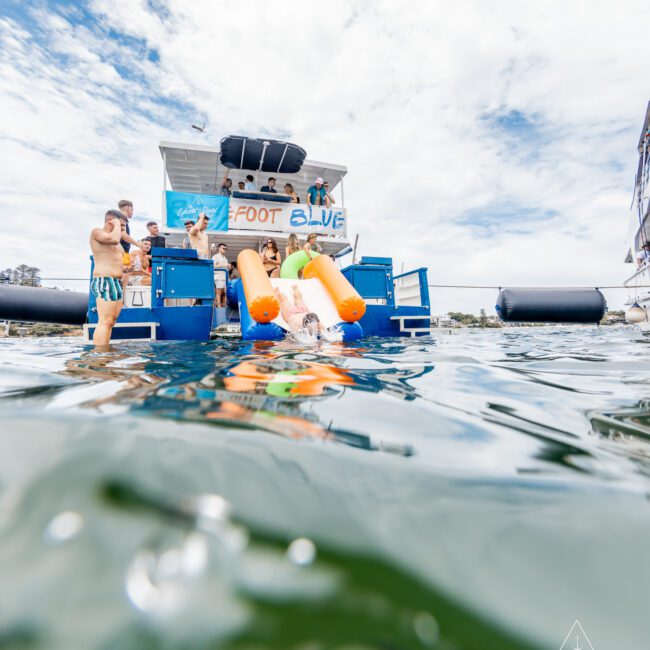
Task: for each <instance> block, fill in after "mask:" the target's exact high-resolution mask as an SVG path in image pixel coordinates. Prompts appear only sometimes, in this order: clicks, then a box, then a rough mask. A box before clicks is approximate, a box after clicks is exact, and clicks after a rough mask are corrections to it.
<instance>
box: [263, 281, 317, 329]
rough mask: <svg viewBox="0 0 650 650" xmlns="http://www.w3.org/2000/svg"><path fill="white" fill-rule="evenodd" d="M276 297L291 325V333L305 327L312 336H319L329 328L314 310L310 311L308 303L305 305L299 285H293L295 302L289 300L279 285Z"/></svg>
mask: <svg viewBox="0 0 650 650" xmlns="http://www.w3.org/2000/svg"><path fill="white" fill-rule="evenodd" d="M275 297H276V298H277V299H278V302H279V303H280V313H281V314H282V318H284V320H285V322H286V323H287V325H288V326H289V331H290V332H291V334H295V333H296V332H298V331H300V330H303V329H304V330H307V332H308V333H309V334H310V335H311V336H317V335H318V334H320V333H321V332H324V331H326V330H327V328H326V327H325V326H324V325H323V324H322V323H321V322H320V318H318V316H317V315H316V314H315V313H314V312H310V311H309V309H308V308H307V305H305V301H304V300H303V299H302V294H301V293H300V289H298V285H295V284H294V285H293V304H291V303H290V302H289V299H288V298H287V297H286V296H285V295H284V294H283V293H282V291H280V289H278V288H277V287H276V289H275Z"/></svg>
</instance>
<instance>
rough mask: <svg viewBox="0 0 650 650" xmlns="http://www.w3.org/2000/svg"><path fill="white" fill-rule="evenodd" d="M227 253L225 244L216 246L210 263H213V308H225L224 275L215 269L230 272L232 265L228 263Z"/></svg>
mask: <svg viewBox="0 0 650 650" xmlns="http://www.w3.org/2000/svg"><path fill="white" fill-rule="evenodd" d="M227 252H228V246H226V245H225V244H218V245H217V253H216V255H214V256H213V257H212V262H213V263H214V270H215V272H214V306H215V307H225V306H226V274H225V273H224V272H223V271H218V270H217V269H226V270H227V271H230V270H232V264H230V262H228V258H227V257H226V253H227Z"/></svg>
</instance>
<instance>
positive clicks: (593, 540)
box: [0, 327, 650, 650]
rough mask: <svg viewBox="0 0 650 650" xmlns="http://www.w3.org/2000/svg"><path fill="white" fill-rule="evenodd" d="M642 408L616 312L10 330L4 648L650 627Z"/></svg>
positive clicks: (433, 641)
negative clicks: (33, 334)
mask: <svg viewBox="0 0 650 650" xmlns="http://www.w3.org/2000/svg"><path fill="white" fill-rule="evenodd" d="M649 405H650V338H649V337H646V336H644V335H643V334H641V333H639V332H637V331H635V330H633V329H631V328H627V327H622V328H602V329H597V328H526V329H523V328H522V329H507V330H498V331H484V330H461V331H454V332H453V333H451V334H450V333H446V332H441V333H440V334H437V335H435V336H433V337H431V338H428V337H427V338H421V339H393V340H387V339H368V340H364V341H361V342H358V343H355V344H323V345H320V346H311V347H309V346H301V347H299V346H297V345H296V344H291V343H287V342H280V343H244V342H240V341H236V342H233V341H214V342H211V343H170V342H160V343H152V344H148V343H140V344H138V343H129V344H122V345H120V346H116V347H115V349H114V350H112V351H111V352H107V353H97V352H94V351H93V350H92V349H91V348H88V347H87V346H84V345H83V344H82V343H81V342H80V341H77V340H74V339H39V340H37V339H22V340H16V339H11V340H9V339H5V340H2V341H0V414H1V416H2V426H1V429H0V544H1V546H0V548H2V553H1V554H0V648H66V649H70V648H98V649H105V648H106V649H108V648H110V649H113V648H115V649H118V648H119V649H122V648H127V649H128V648H149V647H151V648H242V649H243V648H247V649H251V650H252V649H261V648H277V649H278V650H279V649H283V650H286V649H288V648H295V649H302V650H306V649H309V650H315V649H320V648H323V649H324V648H337V649H339V650H352V649H353V648H354V649H357V650H359V649H366V648H376V649H385V650H387V649H389V648H391V649H396V648H430V647H433V648H440V649H444V650H464V649H470V648H471V649H473V648H476V649H481V650H484V649H486V648H488V649H489V648H494V649H497V648H498V649H499V650H501V649H508V648H521V649H528V648H530V649H537V648H549V649H557V648H560V646H561V645H562V643H563V641H564V639H565V636H566V634H567V633H568V631H569V629H570V628H571V626H572V625H573V622H574V621H575V620H576V619H578V620H579V621H580V623H581V624H582V627H583V628H584V630H585V632H586V633H587V634H588V636H589V639H590V641H591V643H592V644H593V647H594V648H596V649H597V650H601V649H605V648H619V647H620V648H623V647H625V648H647V647H648V643H649V641H648V639H650V623H649V622H648V616H647V613H648V603H649V602H650V560H649V559H648V557H649V555H648V550H647V549H648V540H649V539H650V502H649V500H648V495H649V478H650V444H649V442H650V408H649ZM583 645H584V644H583Z"/></svg>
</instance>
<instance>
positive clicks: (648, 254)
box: [636, 242, 650, 268]
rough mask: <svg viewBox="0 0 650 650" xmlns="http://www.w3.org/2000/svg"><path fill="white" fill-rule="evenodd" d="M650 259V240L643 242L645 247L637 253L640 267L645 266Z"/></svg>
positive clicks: (637, 263) (637, 262)
mask: <svg viewBox="0 0 650 650" xmlns="http://www.w3.org/2000/svg"><path fill="white" fill-rule="evenodd" d="M649 261H650V242H646V243H645V244H643V248H642V249H641V250H640V251H639V252H638V253H637V254H636V265H637V267H638V268H641V267H642V266H645V265H646V264H647V263H648V262H649Z"/></svg>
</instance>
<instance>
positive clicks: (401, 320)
mask: <svg viewBox="0 0 650 650" xmlns="http://www.w3.org/2000/svg"><path fill="white" fill-rule="evenodd" d="M390 319H391V320H397V321H399V331H400V332H402V333H403V334H410V336H412V337H413V336H417V335H418V333H419V332H423V333H426V334H431V316H428V315H425V316H413V315H410V316H391V317H390ZM407 320H426V321H427V325H428V327H406V326H405V325H404V321H407Z"/></svg>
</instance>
